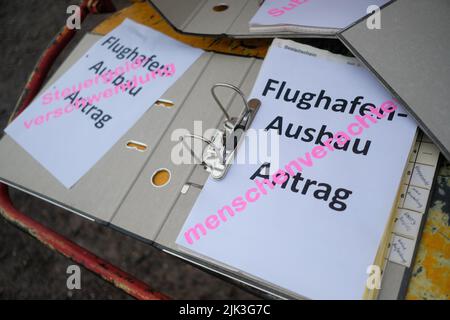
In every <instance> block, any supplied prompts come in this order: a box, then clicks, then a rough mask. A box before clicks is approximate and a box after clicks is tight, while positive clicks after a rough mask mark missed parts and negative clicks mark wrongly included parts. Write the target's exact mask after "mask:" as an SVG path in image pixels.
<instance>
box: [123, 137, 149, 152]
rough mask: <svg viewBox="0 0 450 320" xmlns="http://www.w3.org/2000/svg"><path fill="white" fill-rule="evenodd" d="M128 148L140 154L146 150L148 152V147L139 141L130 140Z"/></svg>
mask: <svg viewBox="0 0 450 320" xmlns="http://www.w3.org/2000/svg"><path fill="white" fill-rule="evenodd" d="M127 148H128V149H132V150H136V151H140V152H144V151H145V150H147V148H148V147H147V145H146V144H145V143H142V142H139V141H134V140H130V141H128V142H127Z"/></svg>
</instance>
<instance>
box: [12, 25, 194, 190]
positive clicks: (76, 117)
mask: <svg viewBox="0 0 450 320" xmlns="http://www.w3.org/2000/svg"><path fill="white" fill-rule="evenodd" d="M202 52H203V51H202V50H200V49H196V48H192V47H190V46H188V45H185V44H183V43H181V42H178V41H176V40H174V39H171V38H169V37H167V36H165V35H163V34H161V33H159V32H157V31H155V30H152V29H150V28H148V27H146V26H143V25H140V24H138V23H136V22H133V21H132V20H128V19H127V20H125V21H124V22H123V23H122V24H121V25H120V26H118V27H117V28H115V29H114V30H112V31H111V32H110V33H108V34H107V35H105V36H104V37H103V38H102V39H100V40H99V41H98V42H97V43H96V44H95V45H94V46H93V47H92V48H91V49H89V50H88V51H87V52H86V54H85V55H84V56H83V57H82V58H81V59H79V60H78V61H77V62H76V63H75V64H74V65H73V66H72V67H71V68H70V69H69V70H68V71H67V72H66V73H65V74H64V75H63V76H61V78H59V79H58V80H57V81H56V82H55V83H54V84H53V85H52V86H51V87H49V88H48V89H47V90H46V91H45V92H42V93H41V94H40V95H38V96H37V98H36V99H35V100H34V101H33V102H32V103H31V104H30V106H29V107H28V108H27V109H26V110H25V111H24V112H22V113H21V114H20V115H19V116H18V117H17V118H16V119H15V120H14V121H13V122H12V123H11V124H10V125H9V126H8V127H7V128H6V129H5V132H6V133H7V134H8V135H9V136H10V137H11V138H12V139H13V140H14V141H15V142H17V143H18V144H19V145H20V146H21V147H22V148H24V149H25V150H26V151H27V152H28V153H29V154H30V155H31V156H32V157H33V158H34V159H36V160H37V161H38V162H39V163H40V164H41V165H42V166H44V167H45V168H46V169H47V170H48V171H49V172H50V173H51V174H52V175H53V176H54V177H55V178H56V179H57V180H58V181H60V182H61V183H62V184H63V185H64V186H65V187H66V188H71V187H72V186H73V185H74V184H75V183H76V182H77V181H78V180H79V179H80V178H81V177H82V176H83V175H85V174H86V172H87V171H89V169H91V168H92V167H93V166H94V164H95V163H96V162H97V161H98V160H99V159H100V158H101V157H102V156H103V155H104V154H105V153H106V152H108V150H109V149H110V148H111V147H112V146H113V145H114V144H115V143H116V142H117V141H118V139H119V138H120V137H121V136H123V135H124V134H125V133H126V132H127V130H128V129H130V128H131V127H132V126H133V125H134V124H135V123H136V121H137V120H138V119H139V118H140V117H141V116H142V115H143V114H144V113H145V112H146V111H147V110H148V109H149V108H150V107H151V106H152V105H153V104H154V102H156V100H157V99H159V98H160V97H161V95H162V94H163V93H164V92H165V91H166V90H167V89H168V88H169V87H170V86H171V85H172V84H173V83H174V82H175V81H176V80H177V79H178V78H179V77H180V76H181V75H182V74H183V73H184V72H185V71H186V70H187V69H188V68H189V67H190V66H191V65H192V64H193V63H194V62H195V61H196V60H197V58H198V57H199V56H200V55H201V54H202Z"/></svg>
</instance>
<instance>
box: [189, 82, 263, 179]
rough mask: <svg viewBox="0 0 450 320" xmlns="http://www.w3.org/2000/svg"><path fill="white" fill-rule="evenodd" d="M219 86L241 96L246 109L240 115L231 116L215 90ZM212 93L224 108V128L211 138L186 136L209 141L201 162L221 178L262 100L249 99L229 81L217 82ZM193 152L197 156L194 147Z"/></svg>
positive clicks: (210, 171)
mask: <svg viewBox="0 0 450 320" xmlns="http://www.w3.org/2000/svg"><path fill="white" fill-rule="evenodd" d="M218 87H223V88H228V89H232V90H234V91H235V92H236V93H238V94H239V95H240V96H241V98H242V100H243V102H244V111H243V112H242V113H241V114H240V115H239V117H237V118H235V117H230V115H229V114H228V112H227V111H226V109H225V108H224V106H223V105H222V103H221V102H220V100H219V98H218V97H217V95H216V92H215V90H216V88H218ZM211 94H212V96H213V98H214V100H215V101H216V102H217V105H218V106H219V108H220V110H222V112H223V114H224V115H225V120H224V122H223V129H217V132H216V133H215V134H214V135H213V137H212V138H211V140H208V139H206V138H204V137H202V136H197V135H192V134H189V135H185V136H184V138H193V139H199V140H202V141H203V142H205V143H207V146H206V148H205V150H204V151H203V154H202V159H201V164H202V165H203V166H204V167H205V169H206V171H208V172H209V173H210V174H211V177H212V178H213V179H216V180H221V179H223V178H224V177H225V175H226V173H227V171H228V169H229V167H230V166H231V164H232V161H233V159H234V155H235V151H236V149H237V148H238V146H239V144H240V143H241V142H242V139H243V138H244V135H245V132H246V131H247V129H248V128H249V127H250V124H251V123H252V121H253V119H254V117H255V115H256V112H258V110H259V107H260V106H261V101H260V100H259V99H251V100H249V101H247V98H246V97H245V95H244V94H243V92H242V91H241V90H240V89H239V88H238V87H236V86H234V85H232V84H228V83H216V84H215V85H213V86H212V87H211ZM191 153H192V155H193V156H194V157H196V156H195V154H194V152H193V151H192V149H191Z"/></svg>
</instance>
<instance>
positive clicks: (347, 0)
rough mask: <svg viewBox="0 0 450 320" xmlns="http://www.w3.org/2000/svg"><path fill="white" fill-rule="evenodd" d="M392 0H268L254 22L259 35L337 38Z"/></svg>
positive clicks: (252, 23)
mask: <svg viewBox="0 0 450 320" xmlns="http://www.w3.org/2000/svg"><path fill="white" fill-rule="evenodd" d="M387 2H389V0H358V1H354V0H339V1H335V0H266V1H265V2H264V3H263V4H262V5H261V7H260V8H259V10H258V11H257V13H256V15H255V16H254V17H253V18H252V20H250V23H249V25H250V31H251V32H255V33H267V32H271V33H276V32H285V31H286V32H287V31H290V32H297V33H304V34H308V33H311V34H322V35H333V34H335V33H336V32H337V31H339V30H340V29H343V28H345V27H347V26H349V25H350V24H352V23H353V22H355V21H357V20H358V19H359V18H362V17H364V16H365V15H367V14H368V13H372V11H373V8H374V7H373V6H377V7H380V6H382V5H384V4H386V3H387Z"/></svg>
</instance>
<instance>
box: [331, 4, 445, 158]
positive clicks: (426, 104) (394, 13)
mask: <svg viewBox="0 0 450 320" xmlns="http://www.w3.org/2000/svg"><path fill="white" fill-rule="evenodd" d="M449 32H450V1H448V0H433V1H421V0H397V1H394V2H391V3H389V4H387V5H386V6H385V7H383V8H382V10H381V28H380V29H374V30H370V29H368V28H367V24H366V18H363V19H361V20H360V21H359V22H357V23H355V24H354V25H352V26H350V27H349V28H347V29H346V30H344V31H342V32H341V33H340V34H338V38H339V39H341V40H342V41H343V42H344V44H345V45H346V46H347V47H348V48H349V49H350V51H352V53H353V54H354V55H355V56H357V57H358V58H359V60H361V61H362V62H363V63H364V64H365V65H366V66H367V67H368V68H369V69H370V70H371V71H372V72H373V73H374V74H375V75H376V76H377V77H378V79H379V80H380V81H381V82H382V83H383V84H384V86H385V87H386V88H387V89H388V90H390V91H391V92H392V93H393V94H394V95H396V97H397V98H398V99H399V100H400V101H401V102H402V103H403V105H404V106H405V107H406V108H407V109H408V111H409V113H410V114H411V115H412V116H413V117H414V118H415V119H416V121H417V122H418V123H419V125H420V127H421V129H422V130H423V131H424V132H425V133H426V134H427V135H428V136H429V137H430V138H431V139H432V140H433V142H434V143H435V144H436V146H438V147H439V148H440V150H441V151H442V153H443V154H444V156H445V157H446V158H447V160H450V107H449V103H450V90H449V88H450V41H449V40H450V38H449Z"/></svg>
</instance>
